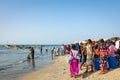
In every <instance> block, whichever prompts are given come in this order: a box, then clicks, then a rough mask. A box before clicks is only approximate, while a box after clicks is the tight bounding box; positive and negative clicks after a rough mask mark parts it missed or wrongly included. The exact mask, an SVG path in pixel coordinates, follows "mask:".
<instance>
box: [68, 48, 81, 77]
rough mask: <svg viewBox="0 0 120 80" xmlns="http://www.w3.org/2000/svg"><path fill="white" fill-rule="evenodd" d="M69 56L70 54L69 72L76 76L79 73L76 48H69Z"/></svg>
mask: <svg viewBox="0 0 120 80" xmlns="http://www.w3.org/2000/svg"><path fill="white" fill-rule="evenodd" d="M70 56H72V60H71V64H70V74H71V76H74V77H75V76H77V75H78V73H79V65H78V64H79V56H78V51H77V50H71V51H70Z"/></svg>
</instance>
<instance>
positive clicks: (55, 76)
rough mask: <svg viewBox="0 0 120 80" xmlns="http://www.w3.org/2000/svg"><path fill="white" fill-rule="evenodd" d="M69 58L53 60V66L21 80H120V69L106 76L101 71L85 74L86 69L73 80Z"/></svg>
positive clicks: (109, 72)
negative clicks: (67, 60)
mask: <svg viewBox="0 0 120 80" xmlns="http://www.w3.org/2000/svg"><path fill="white" fill-rule="evenodd" d="M67 56H68V55H65V56H59V57H57V58H56V59H54V60H53V64H51V65H49V66H47V67H45V68H43V69H40V70H37V71H35V72H31V73H28V74H26V75H24V76H22V77H20V78H19V80H120V74H119V72H120V68H117V69H114V70H110V71H107V72H106V73H105V74H99V71H94V72H92V73H84V72H85V69H83V70H80V72H79V75H78V77H77V78H71V77H70V72H69V64H68V63H67V62H66V59H67Z"/></svg>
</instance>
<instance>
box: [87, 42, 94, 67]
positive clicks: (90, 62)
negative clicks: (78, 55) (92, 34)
mask: <svg viewBox="0 0 120 80" xmlns="http://www.w3.org/2000/svg"><path fill="white" fill-rule="evenodd" d="M86 51H87V60H86V65H88V66H89V65H93V53H92V45H90V44H88V45H87V46H86Z"/></svg>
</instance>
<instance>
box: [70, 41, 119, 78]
mask: <svg viewBox="0 0 120 80" xmlns="http://www.w3.org/2000/svg"><path fill="white" fill-rule="evenodd" d="M96 45H97V47H94V46H95V44H94V45H93V43H92V40H91V39H88V40H87V42H86V43H84V44H79V45H78V44H72V45H71V50H70V57H71V63H70V76H71V77H75V78H76V77H77V75H78V74H79V70H80V69H82V66H83V64H85V67H86V70H85V73H86V72H88V71H91V72H93V71H94V65H93V60H94V57H95V55H96V54H97V56H98V57H99V58H100V65H99V66H100V73H101V74H103V73H105V71H106V70H107V69H108V62H107V58H108V57H110V56H112V57H116V56H117V55H116V51H117V49H116V47H115V46H114V43H113V42H110V43H109V44H106V43H105V42H104V40H103V39H101V40H100V41H99V42H98V43H97V44H96ZM79 62H80V66H79ZM89 66H90V67H91V69H90V70H89V68H88V67H89Z"/></svg>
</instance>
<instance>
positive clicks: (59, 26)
mask: <svg viewBox="0 0 120 80" xmlns="http://www.w3.org/2000/svg"><path fill="white" fill-rule="evenodd" d="M119 4H120V0H0V44H63V43H64V44H66V43H72V42H74V41H76V40H77V41H82V40H86V39H88V38H91V39H100V38H110V37H112V36H113V34H114V36H120V5H119Z"/></svg>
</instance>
